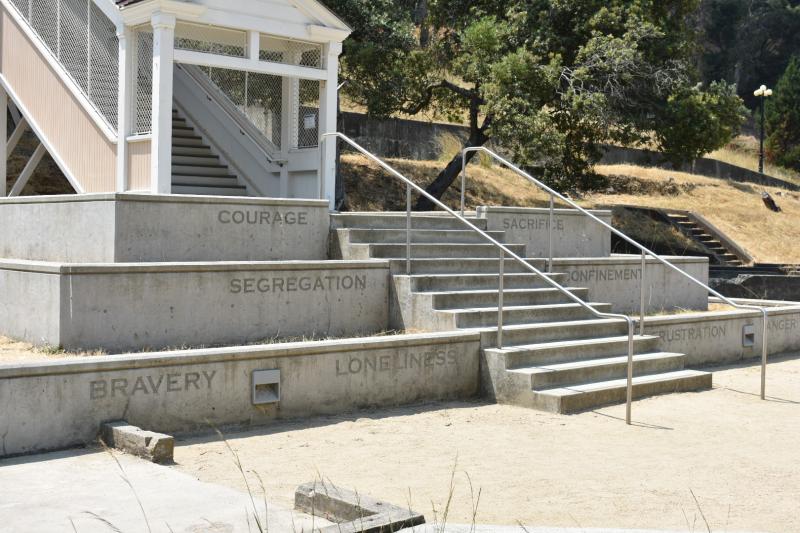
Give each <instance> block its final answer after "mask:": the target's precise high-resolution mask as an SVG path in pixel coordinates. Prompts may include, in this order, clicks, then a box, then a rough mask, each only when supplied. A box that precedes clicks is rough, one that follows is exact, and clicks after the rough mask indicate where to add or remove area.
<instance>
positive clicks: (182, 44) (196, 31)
mask: <svg viewBox="0 0 800 533" xmlns="http://www.w3.org/2000/svg"><path fill="white" fill-rule="evenodd" d="M175 48H177V49H180V50H191V51H193V52H206V53H209V54H218V55H224V56H232V57H245V54H246V51H247V33H246V32H244V31H240V30H231V29H228V28H222V27H220V26H209V25H206V24H191V23H188V22H179V23H178V24H176V25H175Z"/></svg>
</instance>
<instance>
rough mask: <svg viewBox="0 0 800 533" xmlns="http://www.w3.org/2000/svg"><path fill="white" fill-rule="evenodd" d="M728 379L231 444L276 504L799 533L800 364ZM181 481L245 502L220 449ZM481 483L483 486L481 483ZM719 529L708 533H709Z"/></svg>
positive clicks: (198, 452) (195, 446) (441, 407)
mask: <svg viewBox="0 0 800 533" xmlns="http://www.w3.org/2000/svg"><path fill="white" fill-rule="evenodd" d="M768 378H769V379H768V386H769V388H768V396H769V401H766V402H764V401H761V400H760V399H759V398H758V390H759V366H758V365H748V366H739V367H731V368H727V369H723V370H721V371H718V372H715V374H714V389H713V390H711V391H706V392H702V393H686V394H673V395H666V396H660V397H655V398H650V399H645V400H642V401H638V402H636V403H635V404H634V407H633V414H634V420H635V422H636V423H635V425H633V426H630V427H628V426H626V425H625V423H624V421H623V417H624V406H613V407H607V408H603V409H599V410H597V411H593V412H587V413H582V414H579V415H572V416H561V415H554V414H549V413H542V412H537V411H533V410H527V409H522V408H516V407H510V406H499V405H491V404H485V403H448V404H435V405H425V406H416V407H411V408H397V409H389V410H379V411H372V412H362V413H359V414H358V415H354V416H341V417H326V418H318V419H313V420H306V421H302V422H291V423H281V424H278V425H275V426H272V427H270V428H266V429H260V430H256V431H252V432H246V433H238V434H229V435H228V438H229V442H230V444H231V446H232V448H233V449H234V450H235V452H236V453H237V454H238V456H239V458H240V459H241V461H242V463H243V465H244V468H246V469H248V470H251V471H255V472H257V473H258V474H260V475H261V477H262V479H263V480H264V482H265V484H266V490H267V493H268V496H269V497H270V499H275V500H276V501H278V502H279V503H282V504H285V505H291V501H292V495H293V491H294V488H295V487H296V486H297V485H299V484H300V483H303V482H306V481H311V480H313V479H315V478H319V477H322V478H324V479H325V480H330V481H332V482H334V483H338V484H340V485H342V486H345V487H349V488H353V489H356V490H358V491H360V492H361V493H365V494H369V495H371V496H375V497H378V498H384V499H387V500H389V501H391V502H394V503H396V504H400V505H407V504H408V503H409V501H410V504H411V506H412V508H414V509H415V510H418V511H421V512H423V513H425V514H426V516H427V518H428V521H429V522H432V521H433V519H434V513H433V511H432V506H435V508H436V509H437V510H438V514H439V519H440V520H441V516H442V511H443V509H444V506H445V503H446V500H447V498H448V494H449V493H450V491H449V487H450V479H451V473H452V472H453V466H454V464H455V465H456V467H455V478H454V490H453V498H452V505H451V509H450V511H449V517H448V522H449V523H469V522H471V516H472V501H473V499H472V497H471V496H470V484H469V480H471V483H472V486H473V490H474V494H475V497H476V498H477V493H478V491H480V499H479V502H478V506H477V516H476V521H477V523H490V524H508V525H514V524H517V523H522V524H527V525H532V526H563V527H581V528H582V527H640V528H669V529H681V530H689V531H742V530H747V531H771V532H797V531H800V355H797V356H794V357H792V358H783V359H779V360H776V361H775V362H773V363H772V364H771V365H770V366H769V374H768ZM175 460H176V465H175V467H174V468H178V469H180V470H182V471H184V472H187V473H189V474H191V475H194V476H196V477H197V478H199V479H200V480H203V481H209V482H214V483H220V484H223V485H227V486H231V487H236V488H239V489H243V483H242V481H241V478H240V474H239V473H238V472H237V470H236V468H235V467H234V464H233V458H232V455H231V453H230V452H228V451H226V449H225V446H224V444H223V443H221V442H219V441H218V440H217V439H215V438H213V437H207V438H197V437H195V438H192V439H186V440H181V441H179V443H178V446H177V448H176V450H175ZM467 476H469V479H468V477H467ZM706 521H707V525H708V527H706Z"/></svg>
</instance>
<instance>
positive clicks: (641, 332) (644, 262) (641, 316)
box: [639, 250, 647, 335]
mask: <svg viewBox="0 0 800 533" xmlns="http://www.w3.org/2000/svg"><path fill="white" fill-rule="evenodd" d="M646 266H647V254H646V253H645V252H644V250H642V273H641V274H640V276H641V278H640V279H639V335H644V315H645V304H644V274H645V267H646Z"/></svg>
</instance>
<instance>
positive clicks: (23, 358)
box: [0, 336, 105, 365]
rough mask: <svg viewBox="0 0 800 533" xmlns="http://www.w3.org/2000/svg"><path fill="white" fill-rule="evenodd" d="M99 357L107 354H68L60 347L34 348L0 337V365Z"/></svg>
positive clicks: (97, 351) (100, 352)
mask: <svg viewBox="0 0 800 533" xmlns="http://www.w3.org/2000/svg"><path fill="white" fill-rule="evenodd" d="M98 355H105V352H103V351H100V350H95V351H84V352H67V351H64V350H62V349H61V348H58V347H53V346H34V345H33V344H31V343H28V342H23V341H18V340H14V339H10V338H8V337H3V336H0V365H2V364H12V363H25V362H30V361H43V360H44V361H48V360H58V359H70V358H77V357H95V356H98Z"/></svg>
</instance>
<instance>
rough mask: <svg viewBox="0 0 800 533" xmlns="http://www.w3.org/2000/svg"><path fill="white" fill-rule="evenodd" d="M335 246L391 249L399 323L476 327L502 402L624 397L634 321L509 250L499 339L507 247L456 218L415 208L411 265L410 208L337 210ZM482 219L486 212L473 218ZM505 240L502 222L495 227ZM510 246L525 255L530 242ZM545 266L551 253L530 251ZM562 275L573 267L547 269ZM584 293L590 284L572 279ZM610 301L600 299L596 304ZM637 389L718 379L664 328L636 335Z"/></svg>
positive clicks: (356, 250)
mask: <svg viewBox="0 0 800 533" xmlns="http://www.w3.org/2000/svg"><path fill="white" fill-rule="evenodd" d="M331 218H332V221H331V223H332V228H333V229H332V235H331V255H332V257H337V256H338V257H341V258H343V259H368V258H382V259H389V260H390V262H391V266H392V273H393V281H394V283H393V289H394V294H393V298H392V300H393V301H392V303H391V305H392V308H391V310H390V313H391V317H392V325H393V327H396V328H405V329H412V330H417V329H419V330H434V331H445V330H453V329H469V330H478V331H480V333H481V344H482V346H483V349H482V353H483V359H482V365H483V368H482V372H481V374H482V376H483V381H484V382H483V388H484V390H485V392H486V393H487V394H488V395H489V396H490V397H493V398H495V399H496V400H497V401H499V402H501V403H512V404H516V405H523V406H528V407H534V408H537V409H543V410H547V411H553V412H559V413H569V412H575V411H581V410H586V409H591V408H594V407H596V406H600V405H604V404H610V403H617V402H621V401H624V400H625V395H626V380H625V377H626V375H627V353H628V352H627V340H628V339H627V325H626V324H624V323H622V322H619V321H614V320H610V319H598V318H596V317H594V315H592V314H591V313H590V312H589V311H587V310H586V309H585V308H583V307H582V306H580V305H579V304H576V303H574V302H573V301H572V300H570V299H569V298H568V297H567V296H566V295H564V294H563V293H561V292H560V291H559V290H557V289H554V288H552V287H550V286H549V285H548V284H547V283H546V282H545V280H544V279H542V278H541V277H540V276H539V275H537V274H533V273H530V272H529V271H527V270H526V269H525V268H524V267H523V266H522V265H520V264H518V263H517V262H516V261H512V260H510V259H506V261H505V266H504V270H505V276H504V290H503V299H504V313H503V324H504V328H503V347H502V348H497V320H498V309H497V299H498V293H499V286H498V283H499V255H498V251H497V249H496V248H495V247H494V246H493V245H490V244H487V243H486V241H485V240H484V239H483V238H482V237H481V236H480V235H478V234H477V233H475V232H474V231H472V230H469V229H468V228H466V226H464V225H463V224H461V223H460V222H459V221H458V220H456V219H454V218H451V217H449V216H446V215H445V216H442V215H440V214H432V213H431V214H415V215H414V216H413V219H412V220H413V224H412V227H413V228H414V231H413V232H412V246H411V249H412V251H411V253H412V258H413V259H412V261H411V274H410V275H408V274H406V261H405V259H404V258H405V253H406V245H405V242H406V231H405V226H406V217H405V214H404V213H381V214H378V213H348V214H338V215H332V217H331ZM470 221H471V222H472V223H473V224H475V225H476V226H478V227H479V228H481V229H484V230H485V228H486V221H485V220H484V219H478V218H470ZM491 235H492V236H493V237H494V238H495V239H496V240H498V241H500V242H504V243H505V234H504V232H491ZM507 246H508V247H509V248H510V249H511V250H512V251H514V252H515V253H517V254H518V255H523V256H524V254H525V247H524V246H522V245H517V244H507ZM528 261H529V262H530V263H531V264H533V265H534V266H536V267H537V268H539V270H544V261H543V260H541V259H529V260H528ZM547 275H548V276H550V277H551V278H552V279H554V280H556V281H558V282H559V283H561V284H562V285H563V283H564V282H565V276H564V275H563V274H559V273H552V274H547ZM567 289H568V290H569V291H570V292H572V293H573V294H575V295H577V296H578V297H580V298H581V299H583V300H584V301H586V299H587V297H588V290H587V289H586V288H583V287H567ZM592 305H593V306H594V307H595V308H596V309H598V310H600V311H611V306H610V305H609V304H605V303H602V302H599V303H593V304H592ZM634 348H635V357H634V372H635V378H634V395H635V396H636V397H642V396H649V395H653V394H662V393H667V392H675V391H689V390H700V389H706V388H710V387H711V374H709V373H707V372H698V371H694V370H687V369H685V368H684V360H685V357H684V355H683V354H676V353H663V352H660V351H659V350H658V337H653V336H639V335H637V336H636V337H635V338H634Z"/></svg>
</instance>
